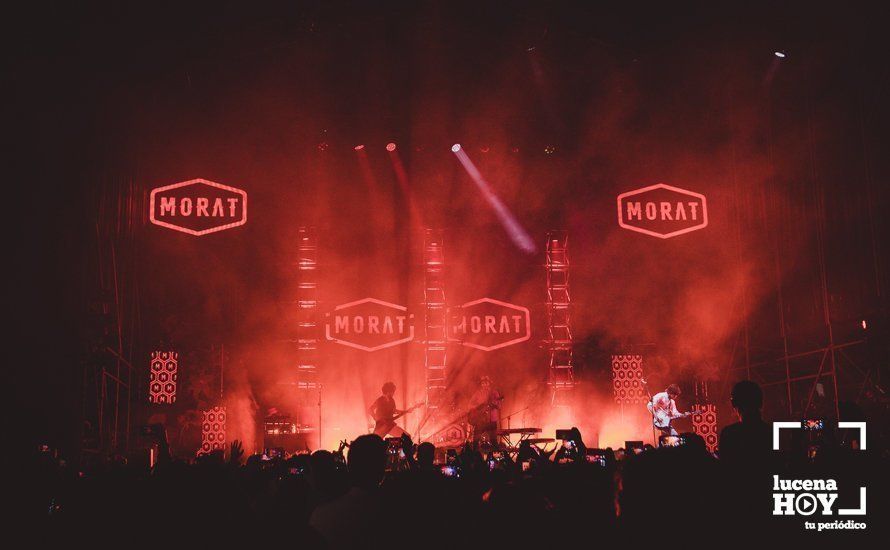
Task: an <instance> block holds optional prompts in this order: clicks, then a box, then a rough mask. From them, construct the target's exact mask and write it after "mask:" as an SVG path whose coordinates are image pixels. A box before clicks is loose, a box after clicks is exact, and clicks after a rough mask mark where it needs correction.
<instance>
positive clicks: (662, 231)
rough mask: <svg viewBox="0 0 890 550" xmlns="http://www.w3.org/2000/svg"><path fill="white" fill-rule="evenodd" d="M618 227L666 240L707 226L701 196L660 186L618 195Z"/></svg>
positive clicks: (661, 184) (705, 207)
mask: <svg viewBox="0 0 890 550" xmlns="http://www.w3.org/2000/svg"><path fill="white" fill-rule="evenodd" d="M618 225H619V226H621V227H623V228H624V229H629V230H631V231H636V232H638V233H643V234H646V235H651V236H653V237H659V238H661V239H667V238H670V237H676V236H677V235H683V234H684V233H689V232H691V231H696V230H698V229H703V228H705V227H707V225H708V203H707V200H706V199H705V196H704V195H702V194H701V193H695V192H693V191H687V190H686V189H680V188H679V187H673V186H670V185H666V184H664V183H658V184H656V185H650V186H649V187H643V188H642V189H636V190H634V191H628V192H627V193H621V194H620V195H618Z"/></svg>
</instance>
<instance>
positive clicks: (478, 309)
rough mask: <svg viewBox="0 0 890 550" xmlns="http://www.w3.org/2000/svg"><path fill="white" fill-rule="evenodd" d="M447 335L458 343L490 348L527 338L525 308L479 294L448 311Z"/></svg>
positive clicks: (527, 329) (487, 349) (510, 344)
mask: <svg viewBox="0 0 890 550" xmlns="http://www.w3.org/2000/svg"><path fill="white" fill-rule="evenodd" d="M450 337H451V339H452V340H455V341H457V342H460V344H461V345H462V346H466V347H470V348H476V349H481V350H482V351H492V350H496V349H500V348H503V347H507V346H512V345H513V344H518V343H520V342H525V341H526V340H528V339H529V338H531V322H530V320H529V312H528V308H526V307H522V306H518V305H516V304H510V303H507V302H502V301H500V300H495V299H493V298H480V299H479V300H474V301H472V302H467V303H465V304H463V305H462V306H460V307H459V308H455V309H454V310H452V311H451V325H450Z"/></svg>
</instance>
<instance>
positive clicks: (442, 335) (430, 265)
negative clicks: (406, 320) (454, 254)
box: [423, 229, 448, 410]
mask: <svg viewBox="0 0 890 550" xmlns="http://www.w3.org/2000/svg"><path fill="white" fill-rule="evenodd" d="M423 269H424V271H423V279H424V288H423V302H424V354H423V359H424V367H425V369H426V405H427V407H428V408H429V409H432V410H435V409H438V408H439V407H440V406H442V405H443V403H442V397H443V393H444V392H445V387H446V386H447V381H448V379H447V377H448V373H447V364H448V361H447V354H446V345H447V340H448V332H447V326H446V318H447V314H448V312H447V307H446V305H445V251H444V240H443V235H442V231H441V230H438V229H426V230H425V231H424V239H423Z"/></svg>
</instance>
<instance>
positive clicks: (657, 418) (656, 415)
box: [640, 378, 695, 428]
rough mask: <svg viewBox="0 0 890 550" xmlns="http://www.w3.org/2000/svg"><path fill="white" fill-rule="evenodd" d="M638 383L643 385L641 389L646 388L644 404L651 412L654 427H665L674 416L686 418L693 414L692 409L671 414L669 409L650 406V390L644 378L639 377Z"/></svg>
mask: <svg viewBox="0 0 890 550" xmlns="http://www.w3.org/2000/svg"><path fill="white" fill-rule="evenodd" d="M640 383H641V384H642V385H643V389H644V390H646V395H647V396H648V397H649V402H648V403H647V404H646V407H647V408H648V409H649V412H650V413H652V425H653V426H655V427H656V428H667V427H668V426H670V425H671V420H673V419H675V418H686V417H687V416H692V415H693V414H695V412H694V411H689V412H684V413H680V414H677V415H671V413H670V412H669V411H666V410H663V409H658V410H655V408H654V407H653V406H652V392H650V391H649V386H648V385H647V384H646V379H645V378H641V379H640Z"/></svg>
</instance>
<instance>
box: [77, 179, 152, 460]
mask: <svg viewBox="0 0 890 550" xmlns="http://www.w3.org/2000/svg"><path fill="white" fill-rule="evenodd" d="M140 196H141V193H140V192H139V190H138V189H137V188H136V186H135V184H134V183H133V182H129V181H128V182H106V183H104V184H103V185H102V186H101V187H100V189H99V190H98V192H97V215H96V222H95V225H94V226H93V231H94V235H93V236H94V238H95V241H94V242H95V247H94V248H93V250H92V251H91V254H92V260H93V266H92V267H93V274H94V275H95V279H94V285H93V288H92V289H91V296H90V297H89V300H88V308H87V326H88V327H89V329H88V331H87V333H88V335H89V336H88V337H87V350H86V356H85V360H84V362H83V400H82V415H83V417H82V430H83V431H82V433H81V451H82V452H84V453H108V452H117V453H125V452H127V450H128V448H129V444H130V417H131V408H132V406H131V405H132V397H133V395H132V394H133V376H134V372H133V363H132V358H133V350H134V347H135V345H136V326H137V321H138V315H139V308H138V288H137V285H136V273H137V269H136V264H135V259H136V257H137V255H136V254H135V251H134V249H135V242H136V241H135V226H134V221H133V220H137V219H138V216H137V215H136V214H135V213H136V212H137V211H139V208H140V206H139V204H140V202H139V200H138V197H140ZM146 378H147V376H146Z"/></svg>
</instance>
